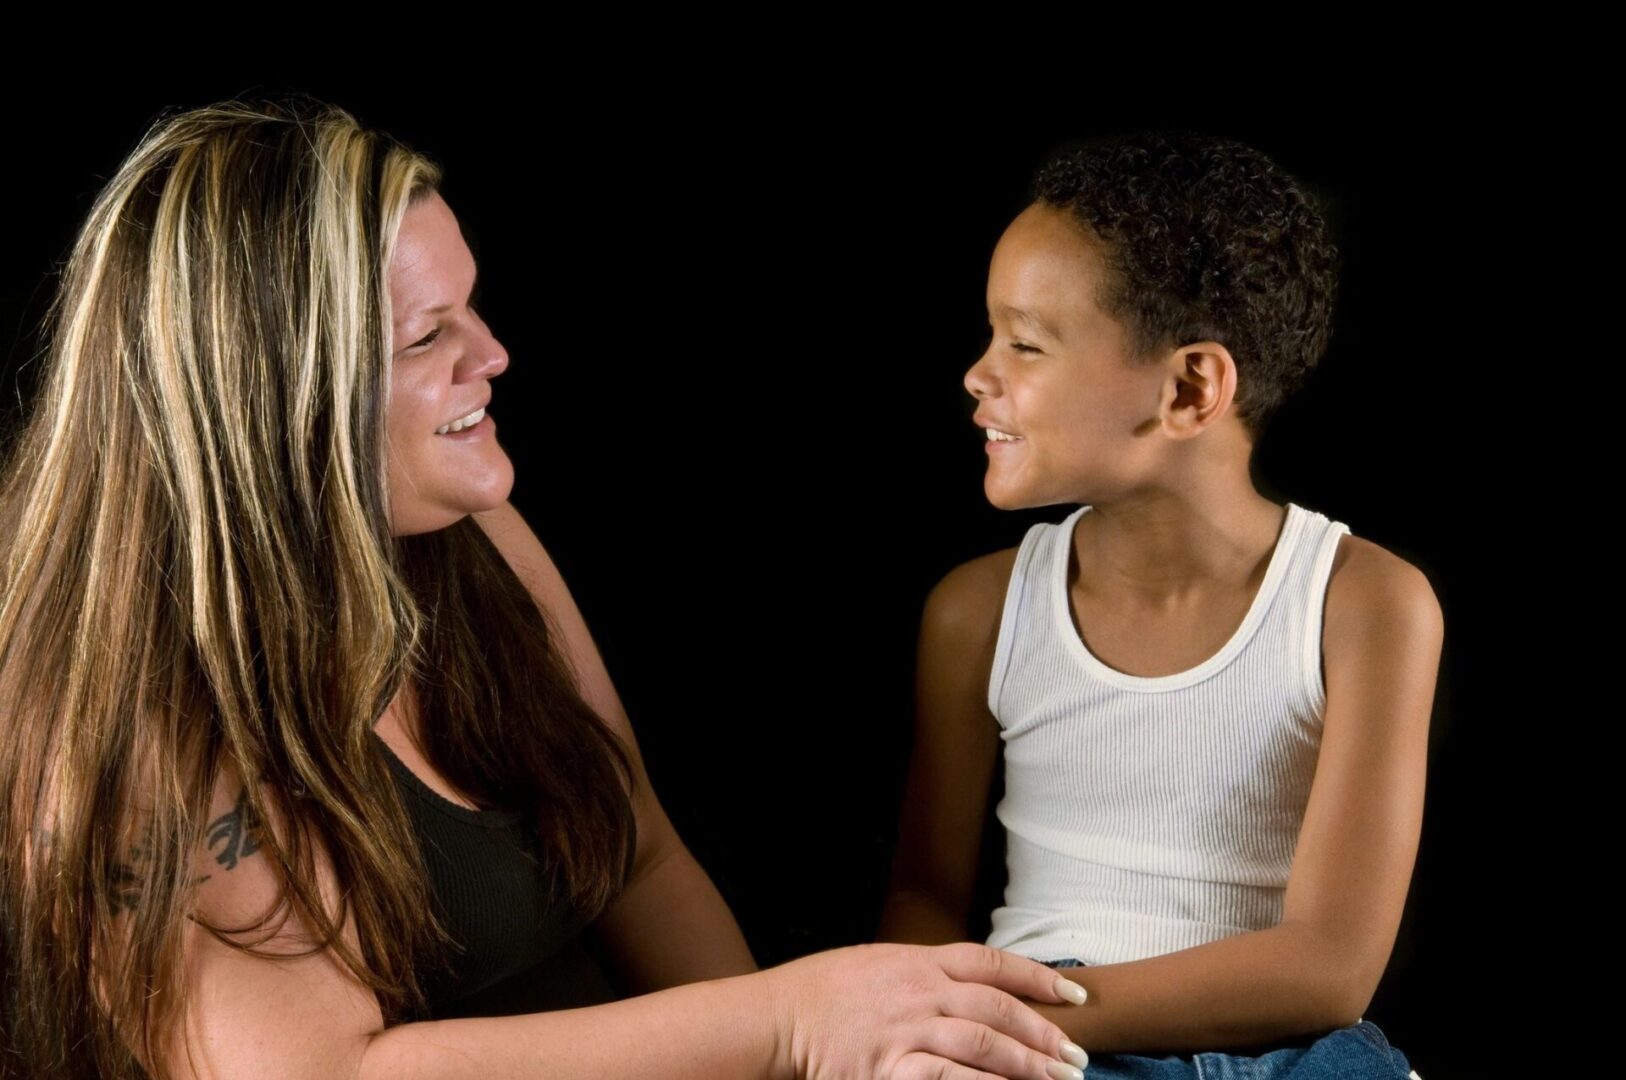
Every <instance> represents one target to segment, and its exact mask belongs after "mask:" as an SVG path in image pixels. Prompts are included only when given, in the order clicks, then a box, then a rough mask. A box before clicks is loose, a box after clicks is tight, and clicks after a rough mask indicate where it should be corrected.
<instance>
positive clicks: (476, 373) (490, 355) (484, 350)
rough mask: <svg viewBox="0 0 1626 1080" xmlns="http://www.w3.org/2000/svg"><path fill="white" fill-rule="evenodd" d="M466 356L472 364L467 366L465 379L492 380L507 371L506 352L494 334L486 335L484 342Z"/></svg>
mask: <svg viewBox="0 0 1626 1080" xmlns="http://www.w3.org/2000/svg"><path fill="white" fill-rule="evenodd" d="M468 356H469V358H470V359H471V360H472V363H470V364H469V365H468V366H469V371H468V374H467V378H470V379H492V378H495V377H497V376H498V375H501V374H502V373H503V372H504V371H506V370H508V350H507V349H505V348H504V347H503V343H502V342H500V341H498V340H497V337H496V335H494V334H491V333H487V334H486V335H485V339H484V341H483V342H482V343H481V344H480V345H479V346H478V347H476V348H474V349H471V350H470V351H469V353H468Z"/></svg>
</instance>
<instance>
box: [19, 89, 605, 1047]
mask: <svg viewBox="0 0 1626 1080" xmlns="http://www.w3.org/2000/svg"><path fill="white" fill-rule="evenodd" d="M440 181H441V169H440V167H439V166H438V165H437V164H436V163H435V162H434V161H433V160H432V159H430V158H428V157H426V156H424V155H422V154H420V153H417V152H415V151H413V150H411V149H409V148H408V147H406V146H404V145H402V144H401V143H399V142H398V141H396V140H394V139H392V138H391V137H389V136H388V135H387V134H385V133H382V132H379V131H375V130H369V129H366V128H364V127H363V126H362V125H361V124H359V123H358V122H357V121H356V120H355V119H354V118H353V117H352V116H351V115H350V114H349V113H347V112H345V111H344V110H342V109H340V108H337V107H336V106H332V105H328V104H324V103H322V102H319V101H314V100H312V99H310V98H307V97H304V96H301V95H293V96H287V97H283V98H280V99H275V100H264V101H258V102H246V101H235V100H234V101H229V102H224V103H219V104H214V105H210V106H207V107H204V108H198V109H193V110H190V111H185V112H177V113H174V114H172V115H166V116H163V117H160V118H159V120H158V121H156V122H155V123H154V124H153V126H152V127H151V129H150V130H149V131H148V132H147V133H146V135H145V136H144V137H143V138H142V139H141V141H140V143H139V145H137V146H136V148H135V149H134V150H133V151H132V152H131V153H130V154H129V156H128V157H127V158H126V160H125V161H124V162H123V163H122V164H121V165H120V166H119V168H118V169H117V171H116V172H115V173H114V175H113V176H112V178H111V179H110V180H109V181H108V182H107V184H106V186H105V187H104V189H103V190H102V191H101V192H100V194H99V195H98V197H97V198H96V200H95V203H94V205H93V206H92V208H91V210H90V212H89V215H88V217H87V219H86V220H85V222H84V223H83V225H82V227H81V228H80V230H79V232H78V234H77V236H76V239H75V241H74V244H73V247H72V251H71V253H70V255H69V257H68V259H67V260H66V263H65V265H64V266H63V269H62V271H61V275H60V280H59V281H58V283H57V290H56V292H55V294H54V296H53V299H52V302H51V305H50V308H49V310H48V313H47V316H46V322H45V326H44V335H43V340H44V343H45V357H44V358H45V366H44V369H43V371H42V378H41V383H40V386H39V390H38V392H37V394H36V395H35V396H34V398H33V400H32V402H31V403H30V408H29V411H28V413H27V414H26V415H25V417H24V418H23V423H22V424H21V425H20V427H19V428H18V430H17V431H16V432H15V433H14V435H13V436H12V437H11V438H10V439H9V440H8V443H7V445H6V446H5V448H4V458H3V461H0V571H3V578H0V974H3V978H4V985H3V987H0V1077H14V1076H28V1077H33V1078H45V1077H78V1076H96V1077H112V1078H124V1077H137V1076H142V1075H144V1073H143V1071H142V1063H143V1062H152V1061H156V1060H159V1057H158V1055H157V1054H156V1053H155V1047H157V1046H160V1045H163V1044H164V1043H165V1042H166V1041H167V1039H168V1037H169V1035H170V1033H172V1032H173V1031H174V1030H176V1026H177V1025H178V1022H179V1020H180V1017H181V1015H182V1008H183V1003H184V1001H185V995H186V993H187V987H186V980H185V970H184V967H183V966H182V965H181V964H180V962H179V959H180V943H181V941H182V938H183V933H184V930H185V921H186V920H187V919H188V918H194V917H195V916H194V915H193V914H192V901H193V898H194V895H195V886H196V882H194V881H193V880H192V879H191V871H192V868H193V865H194V862H193V859H194V853H195V852H196V851H197V850H198V849H199V848H200V847H202V846H204V845H205V843H206V837H205V829H206V827H207V824H208V817H209V810H210V797H211V794H212V792H214V790H215V788H216V784H217V782H219V780H220V778H221V777H222V776H223V775H231V776H237V777H242V778H244V779H245V784H244V787H243V794H242V799H243V803H242V806H243V808H244V810H245V817H247V818H249V819H252V818H258V819H259V820H262V821H263V820H267V819H268V818H270V817H271V816H272V815H273V814H275V816H276V818H277V819H278V820H280V821H287V822H292V823H295V826H296V827H294V828H292V829H290V830H289V831H288V832H287V834H286V842H279V841H278V839H277V837H275V836H273V835H270V834H268V833H267V834H262V835H261V836H260V838H259V842H260V844H261V854H263V855H264V856H265V857H266V858H267V859H269V860H270V863H271V865H272V866H273V867H274V869H275V872H276V874H277V877H278V879H279V880H280V881H281V882H282V884H283V892H282V902H281V903H280V904H279V905H278V906H277V908H276V911H274V912H268V913H267V916H266V920H264V921H262V923H260V924H257V925H266V924H267V923H268V922H269V920H270V919H271V918H272V917H273V916H274V915H275V914H276V912H282V913H283V917H284V918H286V917H287V914H288V912H289V911H292V912H296V913H297V914H298V915H299V916H300V917H301V918H302V919H304V920H305V921H306V923H307V924H308V925H310V926H313V927H316V928H317V929H318V930H319V932H320V934H321V935H322V937H323V939H324V940H323V941H322V943H321V946H320V947H331V948H333V949H334V951H335V953H336V954H337V955H338V956H339V957H340V959H341V960H342V961H343V963H344V964H345V965H346V966H347V967H348V968H349V969H350V970H351V971H352V972H353V973H354V974H355V975H356V977H357V978H359V979H361V980H363V981H364V982H365V983H366V984H367V985H369V986H370V987H372V988H373V990H374V991H375V992H376V993H377V994H378V996H379V999H380V1004H381V1006H382V1007H383V1010H384V1014H385V1016H386V1018H387V1020H399V1019H403V1018H408V1017H412V1016H416V1015H419V1014H421V1012H422V1010H423V1008H424V1004H425V1002H424V998H423V994H422V990H421V987H420V985H419V982H418V974H419V972H420V971H422V970H423V969H424V967H425V965H427V964H430V963H435V962H445V960H446V958H447V957H448V956H449V953H450V947H449V946H450V942H449V939H448V938H447V936H446V935H445V933H444V931H443V930H442V928H441V927H440V926H439V925H438V924H437V923H436V922H435V920H434V918H433V916H432V915H431V914H430V910H431V906H430V904H429V903H428V902H427V901H428V893H427V889H428V886H427V884H426V879H425V873H424V865H423V862H422V860H421V857H420V855H419V853H418V851H417V846H416V842H415V839H414V837H413V833H412V830H411V826H410V822H409V819H408V818H407V816H406V813H405V810H404V808H403V806H402V804H401V802H400V801H399V798H398V795H397V792H396V789H395V786H394V783H393V780H392V777H391V775H390V773H389V771H388V768H387V765H386V764H385V762H384V761H383V759H382V757H381V755H380V753H379V750H378V747H377V746H376V745H375V739H374V737H373V735H372V727H373V725H374V723H375V722H376V721H377V719H378V718H379V716H380V714H381V712H382V711H383V710H384V708H385V707H386V706H387V705H388V703H389V702H390V701H391V700H393V699H394V698H395V696H396V694H397V693H398V692H399V691H400V690H401V689H402V687H403V686H405V685H408V684H409V683H410V685H411V686H412V687H413V688H414V692H415V694H416V697H417V700H418V702H419V703H420V708H421V713H422V715H426V716H429V715H432V716H434V717H435V722H434V723H433V724H428V725H425V731H424V732H423V750H424V753H425V755H426V756H427V757H428V758H429V760H430V761H431V762H432V763H433V764H434V765H435V767H436V768H437V769H438V770H439V771H441V772H442V773H443V774H444V775H446V776H447V777H448V778H449V779H450V780H451V781H452V782H453V783H454V784H455V785H456V786H457V787H458V789H459V790H461V791H464V792H467V793H469V794H470V795H471V796H473V797H475V798H476V799H478V800H480V801H481V803H482V804H483V805H490V806H497V807H503V808H511V809H523V810H526V811H534V820H535V822H536V823H537V828H539V829H540V830H541V832H542V839H543V841H544V843H543V845H542V846H543V848H544V850H546V851H547V852H548V853H549V856H550V866H549V869H550V870H551V871H553V872H556V873H557V874H559V875H560V878H561V880H562V881H563V882H564V883H565V884H566V886H567V891H568V894H569V897H570V899H571V901H572V902H573V903H576V904H578V905H580V906H581V907H582V908H583V909H584V910H586V911H588V912H591V913H596V912H597V911H599V910H602V908H603V907H604V906H605V905H607V904H608V902H609V900H610V899H611V898H612V897H613V895H614V893H615V892H616V891H617V889H618V888H619V887H620V885H621V884H622V880H621V874H622V872H623V867H624V865H625V860H626V856H627V846H628V845H629V844H630V842H631V841H630V837H629V833H630V824H631V816H632V811H631V805H630V789H631V785H632V774H631V770H630V768H629V765H628V758H627V754H626V751H625V748H624V747H623V746H622V745H621V743H620V742H619V740H617V739H616V738H615V736H614V734H613V733H612V732H611V731H610V730H609V729H608V727H607V726H606V725H605V724H604V723H603V722H602V721H601V720H600V718H599V717H598V716H597V715H596V714H594V713H593V711H592V710H591V708H589V707H588V706H587V705H586V704H585V703H584V702H583V701H582V699H581V697H580V695H579V693H578V692H577V689H576V686H575V683H574V681H573V678H572V675H571V673H570V669H569V667H568V665H567V664H566V662H565V661H564V659H563V657H561V656H560V655H559V653H558V651H557V649H556V648H555V647H554V644H553V642H554V634H553V632H552V630H551V628H550V625H549V623H548V620H547V618H546V617H545V615H544V613H543V612H542V611H540V610H539V609H538V607H537V605H536V604H535V603H534V601H533V600H532V598H531V596H530V595H529V593H528V592H527V591H526V589H525V587H524V586H523V584H521V583H520V581H519V580H518V579H517V578H516V577H515V575H514V573H513V571H512V570H511V569H510V568H509V567H508V565H507V564H506V562H504V560H503V559H502V557H501V555H500V554H499V553H498V552H497V551H496V550H495V548H494V547H493V546H492V544H491V542H490V541H489V540H488V539H487V538H486V536H485V534H484V533H483V531H482V530H481V529H480V528H479V526H478V524H477V523H476V522H475V521H473V520H472V519H469V518H465V519H463V520H462V521H459V522H458V523H457V524H455V525H453V526H451V527H449V528H446V529H443V530H439V531H437V532H432V533H426V534H421V535H417V536H404V537H395V536H393V535H392V534H391V531H390V528H389V521H390V515H389V506H388V491H389V485H388V483H387V475H386V471H385V470H386V462H387V461H388V460H389V459H388V453H387V446H386V425H385V408H386V405H387V402H388V398H389V394H388V391H389V379H390V375H389V356H390V353H389V347H390V343H389V332H390V324H391V317H390V307H389V288H388V274H387V270H388V266H389V260H390V257H391V252H392V250H393V247H394V243H395V238H396V235H397V232H398V230H399V228H400V224H401V220H402V217H403V215H404V214H405V212H406V210H407V208H408V207H409V206H410V205H411V204H412V203H413V202H414V201H415V200H417V199H419V198H422V197H424V196H425V195H426V194H428V193H429V192H430V191H433V190H435V189H436V188H437V186H438V185H439V183H440ZM262 796H263V798H264V799H268V800H269V802H270V804H269V805H261V803H262ZM313 842H319V844H320V846H321V848H322V849H323V850H324V851H325V852H326V853H328V855H329V856H330V857H331V860H332V866H333V871H334V873H335V875H336V877H337V882H338V884H339V886H340V891H341V893H342V894H343V896H344V897H345V904H346V905H347V910H348V911H349V912H350V913H351V915H352V917H353V918H354V919H355V924H356V926H357V929H358V932H359V940H360V942H361V952H360V953H359V954H357V953H356V952H355V951H354V950H352V949H350V948H349V947H348V945H347V943H346V942H345V941H344V939H343V937H342V935H341V933H340V927H341V926H342V925H343V924H344V916H343V914H342V913H341V915H340V917H339V918H337V919H334V918H330V917H329V914H328V912H327V911H326V910H325V908H324V904H323V903H322V902H321V897H320V895H319V892H318V889H317V885H316V874H315V869H314V863H313V857H314V849H313ZM208 929H209V930H210V931H211V932H212V933H214V934H215V936H216V937H218V938H220V940H222V941H226V942H228V943H229V944H231V945H232V946H233V947H235V948H241V949H243V950H244V951H248V952H253V951H254V944H253V943H243V942H239V941H238V940H236V937H237V935H238V934H239V933H241V932H242V931H243V929H245V928H224V927H214V926H209V927H208Z"/></svg>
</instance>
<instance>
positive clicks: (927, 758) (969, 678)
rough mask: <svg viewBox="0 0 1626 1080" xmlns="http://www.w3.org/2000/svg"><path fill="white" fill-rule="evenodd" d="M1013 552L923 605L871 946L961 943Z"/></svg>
mask: <svg viewBox="0 0 1626 1080" xmlns="http://www.w3.org/2000/svg"><path fill="white" fill-rule="evenodd" d="M1016 550H1017V549H1016V548H1010V549H1007V550H1005V551H997V552H994V553H993V554H991V555H985V556H983V557H982V558H979V559H973V560H972V561H970V562H968V563H965V564H963V565H961V566H958V567H955V568H954V569H953V570H951V571H950V572H949V573H948V574H947V575H946V576H945V577H944V578H943V580H942V581H940V582H939V583H938V584H937V586H936V587H935V588H933V589H932V591H931V593H930V595H928V596H927V598H926V606H925V611H924V613H923V614H922V616H921V626H920V638H919V645H918V652H917V656H916V665H915V738H914V750H913V753H912V755H911V757H910V763H909V777H908V780H907V782H906V784H905V788H904V798H903V812H902V818H901V821H900V824H899V831H898V847H897V854H896V856H895V857H894V858H893V862H892V876H891V881H890V884H889V885H888V888H887V895H886V901H885V904H884V905H883V907H882V909H881V917H880V922H879V925H878V926H877V928H876V932H875V940H877V941H897V942H905V943H911V944H921V945H941V944H947V943H949V942H955V941H964V940H966V936H967V933H968V928H969V924H970V916H971V902H972V893H973V890H974V888H975V886H976V876H977V866H978V862H979V859H980V856H981V850H980V849H981V841H982V827H983V818H984V815H985V813H986V812H987V807H988V790H989V787H990V785H991V784H992V781H993V773H994V766H995V764H996V763H997V761H998V759H999V723H998V721H997V720H995V719H994V717H993V715H992V714H991V713H990V712H989V711H988V676H989V671H990V669H991V667H992V665H993V654H994V645H995V641H996V639H997V636H998V633H999V615H1000V611H1001V609H1002V608H1003V606H1004V599H1005V587H1006V585H1007V583H1008V582H1009V580H1010V574H1011V566H1012V564H1013V563H1014V561H1015V557H1016ZM1069 1007H1070V1008H1076V1006H1069Z"/></svg>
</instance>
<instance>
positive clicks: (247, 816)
mask: <svg viewBox="0 0 1626 1080" xmlns="http://www.w3.org/2000/svg"><path fill="white" fill-rule="evenodd" d="M216 842H221V843H222V844H223V846H222V847H221V849H220V852H219V853H218V854H217V855H215V862H217V863H219V864H220V865H221V866H224V867H225V868H226V869H227V870H235V869H236V868H237V860H238V859H239V858H245V857H247V856H249V855H252V854H254V853H255V852H256V851H258V850H260V819H259V817H258V816H257V815H256V814H255V813H254V808H253V807H252V806H250V805H249V802H248V789H247V788H244V789H243V790H242V791H241V792H240V793H239V794H238V796H237V805H236V806H234V807H232V808H231V809H230V810H228V811H226V812H225V813H224V814H222V815H220V816H219V817H218V818H216V819H215V820H214V821H213V822H211V823H210V825H209V846H210V847H211V848H212V847H214V846H215V844H216ZM204 876H205V877H207V876H208V875H207V874H206V875H204Z"/></svg>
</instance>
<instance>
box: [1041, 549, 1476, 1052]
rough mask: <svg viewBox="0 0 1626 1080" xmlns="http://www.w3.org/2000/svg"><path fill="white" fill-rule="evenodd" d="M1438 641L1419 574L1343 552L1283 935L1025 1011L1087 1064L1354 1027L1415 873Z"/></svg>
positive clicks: (1161, 959)
mask: <svg viewBox="0 0 1626 1080" xmlns="http://www.w3.org/2000/svg"><path fill="white" fill-rule="evenodd" d="M1444 627H1445V621H1444V617H1443V615H1442V614H1441V611H1440V605H1439V602H1438V600H1437V599H1436V598H1435V596H1434V592H1433V589H1432V588H1430V586H1429V583H1428V579H1427V578H1426V577H1425V576H1424V575H1423V574H1422V572H1421V571H1419V570H1418V569H1417V568H1415V567H1413V566H1412V565H1411V564H1409V563H1407V562H1405V561H1404V560H1402V559H1400V558H1398V557H1396V556H1394V555H1392V554H1390V553H1389V552H1387V551H1384V550H1383V549H1382V548H1381V547H1378V546H1376V545H1373V544H1370V543H1367V542H1365V541H1359V540H1357V541H1356V542H1355V543H1353V544H1351V545H1350V553H1349V558H1348V560H1347V562H1346V564H1345V566H1344V567H1343V568H1342V570H1341V572H1337V573H1335V575H1334V578H1333V580H1332V582H1331V583H1330V584H1329V586H1328V590H1327V603H1326V616H1325V619H1324V635H1323V640H1324V645H1323V655H1324V657H1325V664H1326V675H1327V677H1326V689H1327V708H1326V715H1325V717H1324V721H1323V728H1322V736H1321V749H1320V755H1319V757H1318V759H1317V764H1316V774H1315V780H1314V783H1313V784H1312V786H1311V790H1310V797H1309V802H1308V804H1307V806H1306V809H1305V814H1304V822H1303V824H1302V826H1301V827H1300V831H1299V840H1298V845H1297V848H1296V850H1295V852H1294V858H1293V869H1292V872H1291V875H1290V877H1289V880H1288V885H1287V893H1286V897H1285V900H1284V909H1283V916H1282V921H1281V923H1280V924H1279V925H1277V926H1274V927H1271V928H1270V929H1267V930H1260V931H1254V932H1248V933H1242V934H1237V935H1234V936H1231V937H1228V938H1223V939H1221V940H1219V941H1213V942H1209V943H1208V944H1206V945H1201V946H1198V947H1196V948H1191V949H1183V950H1181V951H1179V952H1175V953H1169V954H1166V955H1163V956H1157V957H1151V958H1149V959H1145V960H1137V961H1134V962H1131V963H1123V964H1105V965H1101V966H1098V967H1086V968H1076V969H1069V970H1068V972H1067V974H1068V975H1069V977H1071V978H1072V979H1074V980H1075V981H1077V982H1078V983H1080V984H1081V985H1083V986H1084V987H1086V988H1087V989H1088V990H1089V995H1090V997H1089V1003H1088V1005H1087V1006H1086V1007H1085V1008H1082V1009H1077V1010H1073V1011H1071V1012H1069V1011H1067V1010H1064V1009H1056V1008H1054V1007H1052V1006H1047V1005H1037V1006H1035V1008H1037V1009H1038V1011H1039V1012H1040V1013H1042V1014H1044V1015H1046V1016H1048V1017H1049V1018H1050V1019H1052V1020H1054V1021H1056V1022H1057V1023H1058V1024H1060V1025H1061V1027H1062V1029H1063V1030H1065V1031H1066V1032H1068V1037H1069V1038H1071V1039H1072V1040H1073V1041H1074V1042H1076V1043H1079V1044H1080V1045H1082V1046H1083V1047H1085V1048H1086V1049H1087V1050H1089V1051H1091V1052H1092V1053H1094V1052H1107V1051H1126V1052H1136V1053H1151V1052H1163V1053H1192V1052H1198V1051H1206V1050H1228V1049H1238V1048H1243V1047H1249V1046H1256V1045H1259V1044H1267V1043H1269V1042H1271V1041H1273V1040H1279V1039H1282V1038H1286V1037H1291V1036H1294V1035H1300V1034H1312V1033H1315V1032H1320V1031H1327V1030H1331V1029H1333V1028H1337V1027H1345V1026H1348V1025H1350V1024H1353V1023H1355V1022H1356V1021H1357V1020H1358V1019H1360V1018H1361V1016H1362V1014H1363V1013H1364V1012H1365V1010H1366V1008H1367V1006H1368V1004H1370V1002H1371V1000H1372V995H1373V993H1374V992H1375V991H1376V989H1377V985H1378V981H1379V979H1381V977H1382V975H1383V972H1384V969H1385V967H1386V966H1387V965H1388V961H1389V955H1390V953H1391V951H1392V950H1393V948H1394V941H1395V936H1396V934H1397V933H1398V930H1399V926H1400V918H1401V914H1402V911H1403V909H1404V907H1405V901H1406V892H1407V889H1408V887H1409V885H1410V882H1411V875H1412V869H1413V866H1414V864H1415V862H1416V857H1417V846H1418V840H1419V836H1420V833H1421V830H1422V819H1423V788H1424V777H1425V771H1426V766H1427V757H1428V728H1429V719H1430V714H1431V712H1432V708H1433V701H1434V689H1435V683H1436V680H1437V678H1438V674H1439V662H1440V654H1441V649H1442V644H1443V640H1444V632H1445V630H1444Z"/></svg>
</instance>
